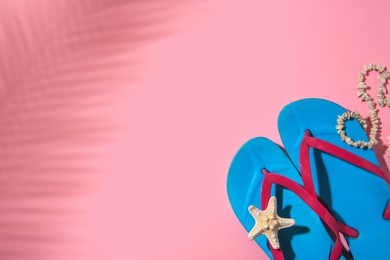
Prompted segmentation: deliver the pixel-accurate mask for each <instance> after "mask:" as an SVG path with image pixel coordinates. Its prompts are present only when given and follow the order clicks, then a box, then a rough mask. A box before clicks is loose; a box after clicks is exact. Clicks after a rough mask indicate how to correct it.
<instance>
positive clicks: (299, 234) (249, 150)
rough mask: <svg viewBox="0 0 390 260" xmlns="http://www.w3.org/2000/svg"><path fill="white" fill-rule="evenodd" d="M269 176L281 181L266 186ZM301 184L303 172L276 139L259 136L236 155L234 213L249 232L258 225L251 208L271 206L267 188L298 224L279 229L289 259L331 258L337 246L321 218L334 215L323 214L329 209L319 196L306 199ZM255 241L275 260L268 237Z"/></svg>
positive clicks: (230, 185) (231, 184)
mask: <svg viewBox="0 0 390 260" xmlns="http://www.w3.org/2000/svg"><path fill="white" fill-rule="evenodd" d="M265 169H266V170H265ZM271 172H272V173H275V174H271ZM268 173H270V174H268ZM279 174H280V175H283V176H284V177H282V176H280V175H279ZM269 176H271V177H272V178H274V179H275V180H281V181H280V182H279V185H273V186H272V189H270V190H269V189H268V188H265V187H267V186H266V185H264V183H265V179H267V180H268V181H269V180H270V179H271V177H269ZM268 177H269V178H268ZM286 177H287V178H286ZM271 181H272V180H271ZM276 182H277V181H276ZM301 183H302V180H301V177H300V175H299V173H298V172H297V170H296V168H295V167H294V166H293V164H292V163H291V161H290V160H289V158H288V157H287V156H286V155H285V153H284V152H283V151H282V150H281V149H280V148H279V147H278V146H277V145H276V144H275V143H273V142H272V141H270V140H268V139H266V138H262V137H258V138H253V139H251V140H249V141H248V142H247V143H245V144H244V145H243V146H242V147H241V149H240V150H239V151H238V152H237V154H236V155H235V157H234V159H233V161H232V163H231V166H230V169H229V173H228V179H227V191H228V197H229V200H230V203H231V206H232V208H233V210H234V213H235V214H236V216H237V218H238V219H239V221H240V222H241V224H242V225H243V226H244V228H245V229H246V230H247V231H248V232H250V230H251V229H252V228H253V226H254V224H255V221H254V219H253V217H252V216H251V214H250V213H249V211H248V207H249V206H250V205H254V206H255V207H257V208H259V209H262V208H265V207H266V206H267V205H262V203H261V199H260V197H261V195H263V194H261V193H262V192H263V193H264V190H265V189H266V190H268V192H270V193H271V194H270V195H272V196H275V197H276V198H277V199H278V208H277V209H278V212H279V213H278V215H279V216H280V217H282V218H292V219H295V221H296V224H295V226H293V227H290V228H286V229H283V230H281V231H280V232H279V241H280V248H281V249H280V250H282V252H283V254H284V257H285V259H298V260H299V259H302V260H304V259H329V256H330V254H331V250H332V248H333V249H334V248H335V247H336V246H334V242H333V240H332V239H331V237H330V236H329V233H328V232H327V230H326V229H325V227H324V225H323V222H322V221H321V219H322V220H325V219H326V220H328V221H329V220H330V219H331V218H333V216H331V215H330V213H328V214H327V215H326V214H323V215H326V217H325V218H322V217H321V218H320V217H319V214H318V212H322V213H324V212H325V211H327V210H326V208H325V207H323V205H322V204H321V203H320V202H319V201H317V199H316V197H310V198H309V199H307V200H305V201H304V200H303V199H302V198H308V197H309V195H308V194H309V193H308V192H307V191H306V190H304V189H303V187H302V186H300V184H301ZM262 187H263V191H262V190H261V189H262ZM286 187H287V188H286ZM306 193H307V194H306ZM297 194H298V195H299V196H298V195H297ZM263 199H264V198H263ZM307 203H309V204H310V205H311V206H310V207H309V206H308V204H307ZM263 204H264V201H263ZM313 209H315V211H313ZM327 212H328V211H327ZM332 221H333V220H332ZM325 222H326V221H325ZM326 223H328V222H326ZM333 226H334V225H333ZM335 233H337V234H338V232H335ZM333 234H334V233H333ZM255 241H256V243H257V244H258V245H259V246H260V247H261V248H262V249H263V250H264V252H265V253H266V254H267V255H268V256H269V257H270V258H271V259H272V257H273V253H274V249H272V248H270V246H269V244H268V243H267V238H266V237H265V236H259V237H257V238H256V239H255ZM340 253H341V249H340ZM332 254H333V253H332ZM274 256H275V255H274ZM338 258H339V257H338V256H337V257H336V258H334V257H333V259H338ZM275 259H283V258H280V257H275Z"/></svg>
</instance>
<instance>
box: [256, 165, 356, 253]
mask: <svg viewBox="0 0 390 260" xmlns="http://www.w3.org/2000/svg"><path fill="white" fill-rule="evenodd" d="M263 174H264V180H263V185H262V191H261V203H262V205H267V204H268V201H269V199H270V197H271V188H272V185H273V184H278V185H280V186H283V187H285V188H287V189H289V190H291V191H293V192H294V193H295V194H297V196H298V197H300V198H301V199H302V200H303V201H304V202H305V203H306V204H307V205H308V206H309V207H310V208H311V209H312V210H313V211H314V212H315V213H316V214H317V215H318V216H319V217H320V218H321V220H322V221H323V222H324V223H325V224H326V226H328V227H329V229H330V230H331V231H332V233H333V234H334V236H335V244H334V246H333V249H332V251H331V254H330V258H329V259H331V260H337V259H339V258H340V256H341V253H342V249H343V245H342V242H341V236H340V233H342V234H344V235H346V236H350V237H357V236H358V235H359V234H358V232H357V231H356V230H355V229H353V228H351V227H348V226H346V225H344V224H342V223H340V222H338V221H337V220H336V219H335V218H334V216H333V215H332V214H331V213H330V212H329V211H328V210H327V209H326V208H325V206H324V205H322V204H321V202H320V201H319V200H318V198H317V196H313V195H312V194H311V193H310V192H309V191H307V190H306V189H305V188H304V187H302V186H301V185H299V184H297V183H295V182H293V181H292V180H290V179H288V178H286V177H284V176H282V175H279V174H275V173H270V172H268V171H267V170H265V169H264V170H263ZM271 253H272V256H273V257H274V259H275V260H283V259H284V256H283V252H282V250H281V249H278V250H276V249H273V248H272V247H271Z"/></svg>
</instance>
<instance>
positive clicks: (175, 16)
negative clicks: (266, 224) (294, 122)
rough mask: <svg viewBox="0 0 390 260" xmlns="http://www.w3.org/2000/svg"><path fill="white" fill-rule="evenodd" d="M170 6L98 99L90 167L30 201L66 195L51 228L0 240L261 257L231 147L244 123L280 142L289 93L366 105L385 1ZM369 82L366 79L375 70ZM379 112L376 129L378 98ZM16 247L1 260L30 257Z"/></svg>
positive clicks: (48, 247) (49, 249) (384, 50)
mask: <svg viewBox="0 0 390 260" xmlns="http://www.w3.org/2000/svg"><path fill="white" fill-rule="evenodd" d="M10 8H11V7H10ZM172 8H174V7H172ZM180 8H181V9H177V10H176V11H175V12H173V13H172V12H168V14H167V16H169V17H170V18H169V19H168V20H169V21H168V20H167V21H166V23H165V25H164V28H163V29H161V30H164V31H165V32H166V33H164V35H162V36H159V37H156V38H153V39H151V40H148V42H147V43H145V44H140V46H139V47H138V49H137V53H136V65H135V66H133V65H132V67H131V69H132V71H133V72H134V71H135V73H132V74H131V75H130V74H127V73H123V74H121V76H120V77H119V79H118V80H117V81H116V84H117V85H121V86H125V88H123V89H124V91H122V92H121V93H120V95H115V96H114V97H112V98H111V99H110V101H109V104H108V106H107V111H109V116H107V117H109V120H112V121H114V122H115V130H114V131H113V134H112V135H111V137H110V138H109V140H108V141H105V142H101V144H100V146H99V148H98V150H95V151H96V153H99V154H100V155H99V158H98V159H92V160H90V161H88V165H89V166H93V167H94V168H96V169H98V171H99V174H95V175H92V176H89V177H88V178H87V182H88V185H86V186H85V187H84V188H83V192H82V193H81V194H79V195H78V196H76V197H75V196H70V197H65V198H62V199H61V201H49V202H45V200H39V201H38V202H37V203H38V204H42V205H46V204H45V203H48V204H47V205H56V207H57V208H64V209H65V208H68V207H71V208H72V210H71V212H72V213H67V216H68V217H67V218H66V219H65V220H64V222H61V221H59V220H58V219H60V218H59V217H58V216H52V217H51V219H53V222H50V221H48V222H47V223H49V224H48V226H47V229H48V230H50V229H51V228H56V230H57V231H58V229H59V230H60V231H58V232H57V233H56V234H57V235H56V237H55V238H53V239H49V240H48V241H46V240H45V241H46V242H45V241H43V242H42V244H39V243H38V244H33V243H32V242H31V241H30V240H28V239H26V240H24V242H23V245H24V246H21V244H22V243H18V240H15V243H14V244H12V243H11V245H10V246H9V248H7V247H6V246H4V245H3V246H0V247H1V249H2V250H3V251H2V252H3V253H4V252H8V251H9V250H18V251H19V252H23V250H26V252H35V251H34V250H35V249H36V250H37V251H40V252H41V254H42V255H46V256H50V257H49V258H48V259H62V258H63V259H102V260H103V259H140V260H152V259H161V260H168V259H169V260H172V259H186V260H195V259H229V260H241V259H266V257H265V255H264V253H263V252H262V251H261V249H260V248H258V247H257V245H255V244H254V243H253V242H250V241H249V240H248V239H247V235H246V232H245V231H244V229H243V228H242V227H241V225H240V224H239V222H238V221H237V219H236V218H235V216H234V214H233V211H232V210H231V208H230V205H229V202H228V199H227V193H226V188H225V183H226V176H227V171H228V167H229V164H230V161H231V159H232V157H233V156H234V154H235V152H236V151H237V150H238V148H239V147H240V146H241V145H242V144H243V143H244V142H245V141H246V140H248V139H249V138H252V137H255V136H266V137H268V138H270V139H272V140H274V141H275V142H277V143H279V144H280V143H281V142H280V138H279V136H278V131H277V125H276V122H277V116H278V113H279V111H280V110H281V109H282V108H283V106H284V105H286V104H288V103H289V102H291V101H294V100H297V99H300V98H305V97H319V98H325V99H329V100H332V101H335V102H337V103H339V104H341V105H343V106H345V107H347V108H349V109H351V110H356V109H358V110H359V111H360V112H361V113H362V114H363V115H364V116H366V115H367V109H366V106H365V104H362V103H361V102H360V101H359V100H358V99H357V98H356V97H355V95H356V91H355V85H356V80H357V76H358V73H359V72H360V71H361V69H362V67H363V65H364V64H367V63H375V64H379V65H385V66H386V65H387V66H390V51H389V48H390V34H389V31H388V28H389V26H390V15H389V10H390V2H389V1H386V0H382V1H309V0H307V1H287V0H286V1H258V0H257V1H255V0H253V1H252V0H247V1H238V0H236V1H223V0H211V1H201V2H200V1H199V2H195V3H194V2H192V3H188V5H187V6H185V7H183V6H182V7H180ZM161 12H162V11H161ZM164 17H165V16H164ZM164 19H165V18H164ZM159 28H160V27H158V26H157V27H156V29H155V31H157V32H158V31H159ZM155 31H154V32H155ZM124 66H126V65H124ZM369 82H371V83H372V85H373V86H376V85H377V82H376V80H375V79H374V77H371V78H370V80H369ZM370 93H371V94H372V95H373V96H374V95H376V87H373V90H372V91H371V92H370ZM380 116H381V118H382V119H384V122H383V135H382V136H381V139H382V140H383V141H384V142H385V141H386V138H385V136H386V135H387V134H388V133H390V120H387V119H388V118H389V116H390V109H382V110H381V111H380ZM102 118H103V119H104V118H105V117H102ZM99 140H100V139H99ZM96 149H97V148H96ZM98 151H99V152H98ZM381 151H382V150H378V153H380V152H381ZM380 156H381V158H382V161H383V158H384V155H383V154H381V155H380ZM382 165H383V166H384V164H383V163H382ZM3 212H6V211H5V210H3ZM2 214H4V213H2ZM26 219H27V217H26ZM29 219H31V218H30V217H29ZM49 219H50V218H49ZM26 221H30V220H26ZM64 223H65V224H64ZM39 232H43V231H39ZM45 232H50V231H45ZM2 238H3V239H6V238H7V236H6V235H4V234H3V235H2ZM56 239H57V240H58V241H57V242H55V243H54V242H53V240H56ZM15 248H17V249H15ZM26 248H30V249H31V248H32V249H31V250H30V249H28V250H30V251H28V250H27V249H26ZM38 249H39V250H38ZM7 250H8V251H7ZM24 257H26V258H23V257H22V253H20V254H13V255H12V257H10V258H8V259H11V258H12V259H22V258H23V259H31V258H28V257H27V256H24ZM61 257H62V258H61ZM37 259H39V257H37Z"/></svg>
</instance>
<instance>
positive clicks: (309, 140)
mask: <svg viewBox="0 0 390 260" xmlns="http://www.w3.org/2000/svg"><path fill="white" fill-rule="evenodd" d="M310 148H315V149H318V150H320V151H323V152H325V153H328V154H330V155H333V156H335V157H337V158H340V159H342V160H344V161H347V162H349V163H351V164H353V165H356V166H358V167H360V168H363V169H365V170H367V171H369V172H371V173H373V174H375V175H378V176H379V177H381V178H382V179H384V180H385V181H386V182H387V183H388V184H390V178H389V175H387V174H386V172H385V171H383V170H382V169H381V168H379V167H378V166H376V165H375V164H373V163H372V162H370V161H368V160H366V159H364V158H361V157H359V156H357V155H356V154H353V153H351V152H349V151H347V150H344V149H342V148H340V147H338V146H336V145H334V144H331V143H329V142H326V141H324V140H321V139H318V138H315V137H312V136H311V133H310V131H308V130H307V131H305V134H304V137H303V139H302V143H301V147H300V167H301V176H302V180H303V184H304V186H305V188H306V189H307V190H308V191H309V192H310V193H311V194H312V195H315V194H316V191H315V188H314V183H313V178H312V173H311V169H310V155H309V149H310ZM384 217H385V219H390V205H389V206H388V207H387V208H386V210H385V213H384Z"/></svg>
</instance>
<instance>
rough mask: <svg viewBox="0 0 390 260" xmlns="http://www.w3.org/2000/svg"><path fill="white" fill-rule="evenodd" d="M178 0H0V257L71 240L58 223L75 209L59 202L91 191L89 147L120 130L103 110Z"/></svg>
mask: <svg viewBox="0 0 390 260" xmlns="http://www.w3.org/2000/svg"><path fill="white" fill-rule="evenodd" d="M181 7H182V4H180V5H179V4H178V3H177V1H173V0H170V1H157V0H149V1H134V0H107V1H105V0H93V1H92V0H59V1H51V0H50V1H48V0H43V1H3V2H2V3H1V4H0V216H1V217H0V258H1V259H56V258H55V256H56V255H58V254H59V253H60V251H56V250H53V249H52V248H61V247H63V248H66V247H67V246H68V245H70V243H72V241H71V240H72V239H71V238H69V237H67V235H65V233H64V229H65V228H66V226H67V225H66V219H67V216H69V215H72V214H77V213H76V212H74V211H73V210H72V209H71V208H69V207H66V206H63V204H62V202H63V201H64V200H67V199H69V198H70V199H72V198H73V199H77V196H80V195H81V194H83V193H85V192H88V185H89V180H91V179H92V178H93V176H94V175H96V174H97V173H98V169H96V168H94V167H93V165H92V161H93V159H96V157H97V156H99V155H98V154H96V153H94V152H93V150H94V148H96V147H100V146H101V145H102V144H103V143H104V142H105V141H107V140H109V138H110V136H111V134H112V133H113V131H114V130H115V128H116V125H115V123H114V122H110V121H109V120H108V119H107V117H106V116H103V114H104V113H103V112H102V111H104V109H105V108H106V107H107V106H109V105H110V103H111V102H112V101H113V100H115V98H116V97H117V96H118V95H120V93H122V91H126V89H124V88H123V87H120V86H123V85H125V86H130V85H131V83H132V82H131V81H130V82H129V78H131V77H132V76H135V75H134V74H135V73H134V68H135V67H134V65H136V62H137V59H136V57H135V56H134V54H135V51H137V50H138V49H139V47H142V46H143V45H144V44H145V43H147V42H148V41H150V40H151V39H155V38H156V37H161V36H164V35H165V34H166V33H167V32H168V27H167V26H164V25H165V24H166V22H167V21H169V20H171V19H172V18H174V17H176V16H177V14H178V11H179V10H180V8H181ZM124 76H125V77H124ZM123 77H124V78H125V79H126V81H125V82H123ZM124 83H125V84H124ZM65 205H66V204H65ZM62 253H63V252H62ZM68 253H69V252H68ZM70 254H71V252H70Z"/></svg>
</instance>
